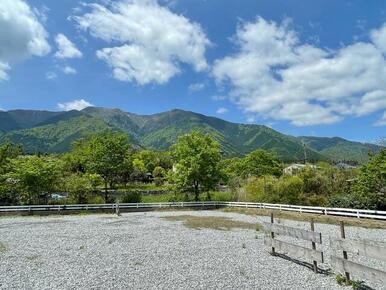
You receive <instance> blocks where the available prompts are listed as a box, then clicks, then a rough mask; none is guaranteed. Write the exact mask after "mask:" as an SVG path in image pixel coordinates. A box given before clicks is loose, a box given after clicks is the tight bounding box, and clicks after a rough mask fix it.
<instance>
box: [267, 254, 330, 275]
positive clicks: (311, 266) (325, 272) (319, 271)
mask: <svg viewBox="0 0 386 290" xmlns="http://www.w3.org/2000/svg"><path fill="white" fill-rule="evenodd" d="M270 254H271V256H275V257H279V258H282V259H284V260H287V261H291V262H293V263H295V264H298V265H300V266H303V267H306V268H308V269H310V270H312V271H313V270H314V264H311V263H308V262H304V261H301V260H298V259H295V258H292V257H289V256H287V255H285V254H279V253H275V254H272V253H270ZM317 270H318V274H323V275H331V274H332V271H331V268H328V269H322V268H320V267H318V268H317Z"/></svg>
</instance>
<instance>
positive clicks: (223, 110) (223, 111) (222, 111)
mask: <svg viewBox="0 0 386 290" xmlns="http://www.w3.org/2000/svg"><path fill="white" fill-rule="evenodd" d="M228 111H229V110H228V109H227V108H224V107H220V108H218V109H217V111H216V113H217V114H225V113H228Z"/></svg>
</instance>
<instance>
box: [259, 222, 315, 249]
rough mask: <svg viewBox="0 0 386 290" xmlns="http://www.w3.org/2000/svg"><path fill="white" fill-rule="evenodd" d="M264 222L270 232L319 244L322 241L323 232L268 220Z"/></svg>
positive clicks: (265, 227)
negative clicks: (268, 221)
mask: <svg viewBox="0 0 386 290" xmlns="http://www.w3.org/2000/svg"><path fill="white" fill-rule="evenodd" d="M262 224H263V227H264V229H265V230H266V231H269V232H274V233H277V234H281V235H286V236H290V237H294V238H297V239H302V240H306V241H311V242H314V243H318V244H321V243H322V234H321V233H318V232H313V231H308V230H302V229H298V228H292V227H287V226H282V225H278V224H272V223H266V222H263V223H262Z"/></svg>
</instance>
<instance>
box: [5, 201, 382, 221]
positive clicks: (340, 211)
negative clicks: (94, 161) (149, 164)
mask: <svg viewBox="0 0 386 290" xmlns="http://www.w3.org/2000/svg"><path fill="white" fill-rule="evenodd" d="M117 206H119V208H120V209H133V210H135V209H138V210H140V209H143V210H151V209H157V208H181V207H185V208H220V207H236V208H261V209H274V210H280V211H293V212H300V213H314V214H323V215H334V216H346V217H356V218H371V219H379V220H386V211H377V210H365V209H352V208H330V207H314V206H298V205H288V204H271V203H254V202H223V201H204V202H161V203H121V204H119V205H118V204H71V205H31V206H0V214H1V213H2V212H3V213H7V212H8V213H10V212H31V213H32V212H39V211H40V212H42V211H44V212H47V211H49V212H55V211H56V212H61V211H68V210H74V211H79V210H86V211H88V210H90V211H92V210H113V211H115V209H116V208H117Z"/></svg>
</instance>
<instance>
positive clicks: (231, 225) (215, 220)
mask: <svg viewBox="0 0 386 290" xmlns="http://www.w3.org/2000/svg"><path fill="white" fill-rule="evenodd" d="M162 219H165V220H168V221H182V222H183V224H184V226H185V227H187V228H191V229H196V230H201V229H214V230H221V231H229V230H232V229H235V228H236V229H248V230H257V231H258V230H260V225H259V224H254V223H247V222H241V221H236V220H232V219H230V218H226V217H216V216H207V217H202V216H193V215H179V216H167V217H162ZM243 247H245V245H244V244H243Z"/></svg>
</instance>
